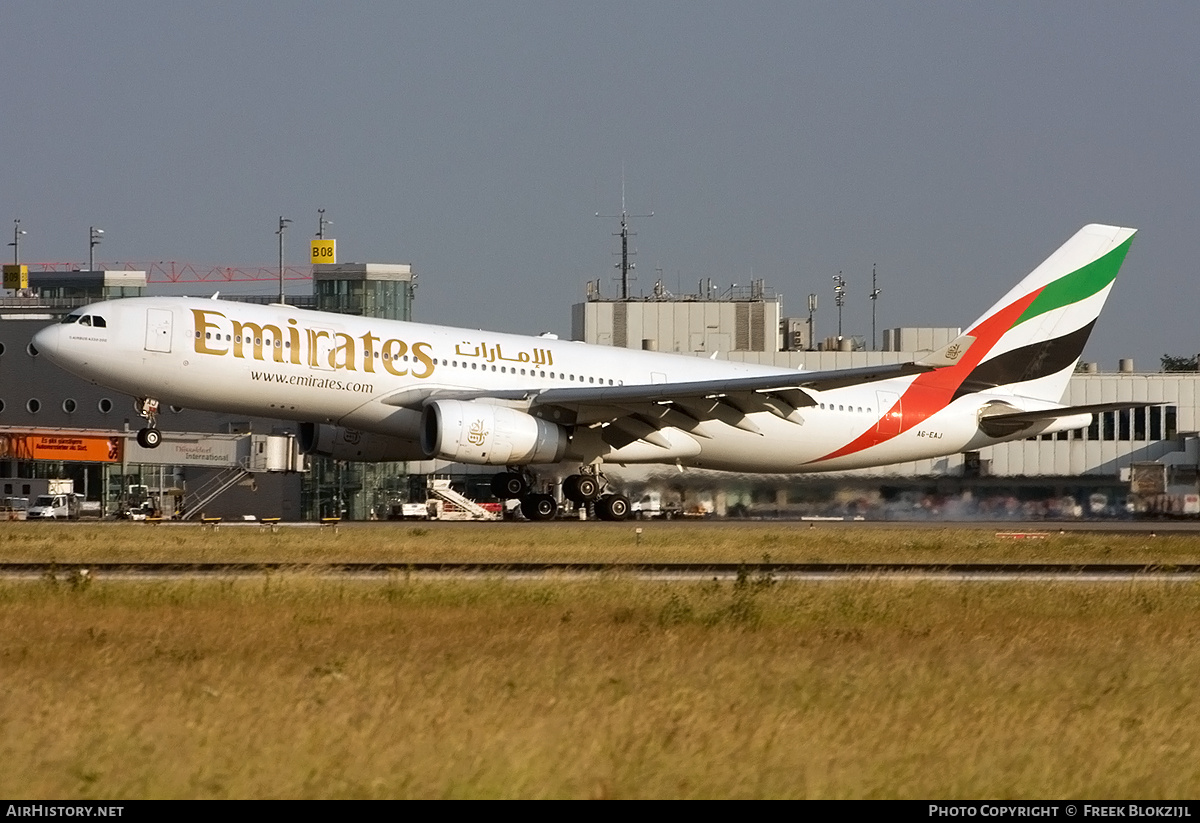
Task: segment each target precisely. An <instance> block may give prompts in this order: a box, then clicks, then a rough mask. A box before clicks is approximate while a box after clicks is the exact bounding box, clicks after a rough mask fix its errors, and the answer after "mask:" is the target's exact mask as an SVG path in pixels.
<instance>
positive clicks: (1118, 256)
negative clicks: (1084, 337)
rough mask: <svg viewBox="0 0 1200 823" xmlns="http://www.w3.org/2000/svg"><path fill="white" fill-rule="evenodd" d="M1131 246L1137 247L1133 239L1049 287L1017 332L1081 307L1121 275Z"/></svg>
mask: <svg viewBox="0 0 1200 823" xmlns="http://www.w3.org/2000/svg"><path fill="white" fill-rule="evenodd" d="M1131 243H1133V237H1130V238H1129V239H1128V240H1126V241H1125V242H1124V243H1122V244H1121V245H1119V246H1117V247H1116V248H1115V249H1113V250H1112V251H1110V252H1109V253H1108V254H1106V255H1104V256H1103V257H1101V258H1099V259H1098V260H1093V261H1092V262H1091V263H1088V264H1087V265H1086V266H1083V267H1082V268H1079V269H1076V270H1075V271H1073V272H1071V273H1070V274H1068V275H1065V276H1063V277H1060V278H1058V279H1057V280H1055V281H1054V282H1052V283H1047V284H1046V286H1045V287H1044V288H1043V289H1042V290H1041V292H1040V293H1039V294H1038V296H1037V297H1035V298H1034V300H1033V302H1032V303H1030V304H1029V307H1028V308H1027V309H1025V311H1024V313H1023V314H1022V315H1021V316H1020V317H1019V318H1017V322H1016V323H1014V324H1013V328H1016V327H1017V326H1019V325H1021V324H1022V323H1024V322H1025V321H1026V320H1031V319H1032V318H1034V317H1037V316H1038V315H1039V314H1045V313H1046V312H1048V311H1054V310H1055V309H1058V308H1062V307H1063V306H1069V305H1070V304H1072V303H1078V302H1079V301H1080V300H1083V299H1085V298H1088V297H1091V296H1092V295H1093V294H1095V293H1096V292H1098V291H1100V290H1101V289H1103V288H1104V287H1105V286H1107V285H1108V284H1109V283H1111V282H1112V281H1113V280H1115V279H1116V277H1117V272H1118V271H1119V270H1120V268H1121V263H1123V262H1124V261H1125V255H1126V253H1127V252H1128V251H1129V246H1130V244H1131Z"/></svg>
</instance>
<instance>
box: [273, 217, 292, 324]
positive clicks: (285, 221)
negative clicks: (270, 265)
mask: <svg viewBox="0 0 1200 823" xmlns="http://www.w3.org/2000/svg"><path fill="white" fill-rule="evenodd" d="M290 222H292V221H291V220H289V219H287V218H286V217H284V216H283V215H282V214H281V215H279V231H277V232H275V233H276V234H278V235H279V302H280V303H283V302H284V299H283V232H284V231H285V230H286V229H287V224H288V223H290Z"/></svg>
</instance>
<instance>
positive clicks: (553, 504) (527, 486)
mask: <svg viewBox="0 0 1200 823" xmlns="http://www.w3.org/2000/svg"><path fill="white" fill-rule="evenodd" d="M532 489H533V481H532V478H531V477H530V476H529V475H527V474H524V473H522V472H501V473H500V474H497V475H495V476H494V477H492V494H493V495H495V496H496V498H497V499H499V500H514V499H516V500H520V501H521V514H523V515H525V519H526V520H537V521H545V520H553V519H554V518H555V516H556V515H557V514H558V501H556V500H555V499H554V496H553V495H549V494H532V493H531V491H532Z"/></svg>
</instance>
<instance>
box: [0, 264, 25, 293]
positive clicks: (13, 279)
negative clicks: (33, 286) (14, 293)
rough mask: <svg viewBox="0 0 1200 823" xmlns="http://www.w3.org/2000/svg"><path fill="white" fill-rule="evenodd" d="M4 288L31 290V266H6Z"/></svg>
mask: <svg viewBox="0 0 1200 823" xmlns="http://www.w3.org/2000/svg"><path fill="white" fill-rule="evenodd" d="M4 288H6V289H27V288H29V266H18V265H16V264H13V265H5V267H4Z"/></svg>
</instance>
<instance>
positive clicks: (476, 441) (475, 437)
mask: <svg viewBox="0 0 1200 823" xmlns="http://www.w3.org/2000/svg"><path fill="white" fill-rule="evenodd" d="M487 436H488V433H487V430H486V429H485V428H484V427H483V419H482V418H481V419H479V420H476V421H475V422H474V423H472V424H471V428H469V429H468V430H467V442H468V443H470V444H471V445H472V446H482V445H483V441H484V440H486V439H487Z"/></svg>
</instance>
